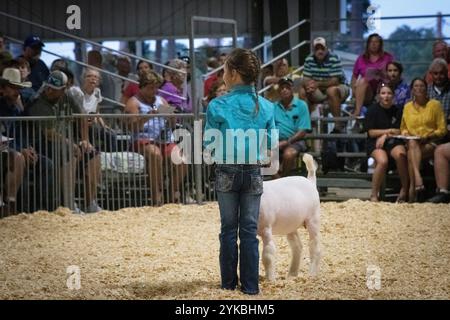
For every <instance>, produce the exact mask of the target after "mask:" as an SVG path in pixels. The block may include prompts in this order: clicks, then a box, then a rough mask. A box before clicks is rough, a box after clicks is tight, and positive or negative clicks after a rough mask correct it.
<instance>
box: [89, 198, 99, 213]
mask: <svg viewBox="0 0 450 320" xmlns="http://www.w3.org/2000/svg"><path fill="white" fill-rule="evenodd" d="M102 210H103V209H102V208H101V207H100V206H99V205H98V204H97V201H95V200H94V201H92V202H91V204H90V205H89V206H88V207H87V208H86V213H96V212H99V211H102Z"/></svg>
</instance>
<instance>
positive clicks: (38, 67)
mask: <svg viewBox="0 0 450 320" xmlns="http://www.w3.org/2000/svg"><path fill="white" fill-rule="evenodd" d="M44 46H45V45H44V43H43V42H42V40H41V38H39V37H38V36H36V35H29V36H28V37H27V38H26V39H25V41H24V42H23V54H22V56H21V57H23V58H25V59H26V60H27V61H28V63H29V64H30V71H31V72H30V75H29V76H28V79H30V81H31V83H32V84H33V90H34V91H38V90H39V88H40V87H41V85H42V82H44V81H45V79H47V77H48V75H49V70H48V67H47V65H46V64H45V63H44V61H42V60H41V53H42V47H44Z"/></svg>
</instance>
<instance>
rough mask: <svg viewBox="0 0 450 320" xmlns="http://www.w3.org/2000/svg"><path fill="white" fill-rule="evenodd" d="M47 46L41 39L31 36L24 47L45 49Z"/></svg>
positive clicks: (24, 43)
mask: <svg viewBox="0 0 450 320" xmlns="http://www.w3.org/2000/svg"><path fill="white" fill-rule="evenodd" d="M44 46H45V44H44V43H43V42H42V40H41V38H39V37H38V36H35V35H29V36H28V37H27V38H26V39H25V41H24V42H23V47H24V48H26V47H40V48H42V47H44Z"/></svg>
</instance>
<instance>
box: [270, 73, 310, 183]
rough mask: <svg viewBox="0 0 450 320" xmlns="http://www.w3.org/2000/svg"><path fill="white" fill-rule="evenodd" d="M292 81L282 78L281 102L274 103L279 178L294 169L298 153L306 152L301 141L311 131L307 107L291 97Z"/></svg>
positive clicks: (280, 82)
mask: <svg viewBox="0 0 450 320" xmlns="http://www.w3.org/2000/svg"><path fill="white" fill-rule="evenodd" d="M292 84H293V83H292V80H291V79H289V78H282V79H280V81H279V82H278V91H279V94H280V97H281V100H280V101H279V102H277V103H275V104H274V105H275V108H274V115H275V128H276V129H278V130H279V149H280V162H281V171H280V172H279V173H278V175H277V177H279V176H287V175H288V174H289V172H290V171H291V170H292V169H294V167H295V160H296V159H297V156H298V154H299V153H300V152H305V151H306V149H307V148H306V144H305V141H304V140H302V139H303V138H304V137H305V135H306V133H307V132H309V131H310V130H311V118H310V116H309V110H308V106H307V105H306V103H305V102H304V101H303V100H300V99H297V98H296V97H294V95H293V90H292Z"/></svg>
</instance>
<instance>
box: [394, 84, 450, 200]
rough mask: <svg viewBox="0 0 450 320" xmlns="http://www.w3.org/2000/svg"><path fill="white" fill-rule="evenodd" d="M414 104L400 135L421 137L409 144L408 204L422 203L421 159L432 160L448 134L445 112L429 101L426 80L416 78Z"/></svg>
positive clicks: (407, 111)
mask: <svg viewBox="0 0 450 320" xmlns="http://www.w3.org/2000/svg"><path fill="white" fill-rule="evenodd" d="M411 95H412V101H410V102H408V103H407V104H406V105H405V108H404V110H403V117H402V123H401V125H400V131H401V134H402V135H405V136H418V137H419V138H418V139H411V140H407V141H408V144H407V147H408V171H409V178H410V181H411V182H410V187H409V201H410V202H414V201H423V200H424V199H423V196H424V186H423V179H422V176H421V174H420V163H421V162H422V159H426V158H430V157H432V156H433V152H434V149H435V147H436V145H437V143H438V141H439V140H440V139H442V138H443V137H444V136H445V135H446V134H447V125H446V121H445V115H444V111H443V109H442V105H441V103H440V102H439V101H437V100H434V99H429V98H428V95H427V85H426V83H425V80H424V79H421V78H415V79H414V80H413V81H412V82H411Z"/></svg>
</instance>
